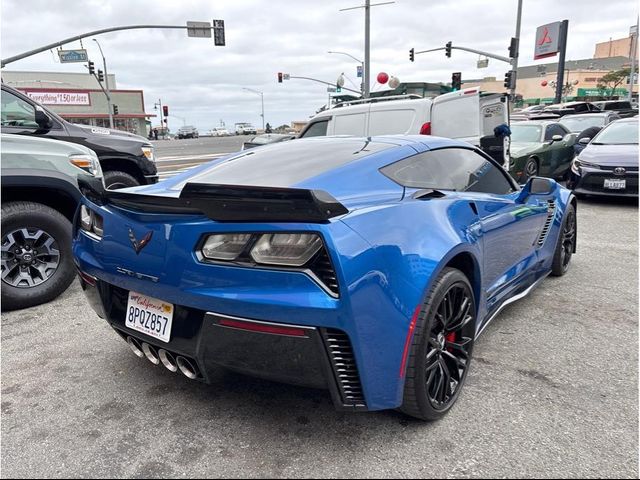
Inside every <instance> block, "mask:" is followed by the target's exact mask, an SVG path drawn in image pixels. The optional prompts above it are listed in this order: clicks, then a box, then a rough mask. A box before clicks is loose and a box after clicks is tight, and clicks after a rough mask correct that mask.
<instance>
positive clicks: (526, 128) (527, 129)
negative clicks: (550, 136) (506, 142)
mask: <svg viewBox="0 0 640 480" xmlns="http://www.w3.org/2000/svg"><path fill="white" fill-rule="evenodd" d="M541 132H542V127H541V126H540V125H511V141H512V142H514V143H525V142H539V141H540V134H541Z"/></svg>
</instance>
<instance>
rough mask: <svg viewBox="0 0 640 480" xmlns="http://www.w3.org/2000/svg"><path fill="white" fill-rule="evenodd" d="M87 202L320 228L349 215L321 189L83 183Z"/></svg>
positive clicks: (153, 211)
mask: <svg viewBox="0 0 640 480" xmlns="http://www.w3.org/2000/svg"><path fill="white" fill-rule="evenodd" d="M80 190H81V191H82V193H83V194H84V195H85V196H86V197H87V198H89V200H91V201H93V202H95V203H99V204H106V203H111V204H113V205H116V206H119V207H123V208H127V209H130V210H134V211H141V212H146V213H167V214H191V215H194V214H195V215H198V214H202V215H205V216H207V217H208V218H210V219H211V220H215V221H217V222H310V223H326V222H328V221H329V220H330V219H331V218H334V217H338V216H340V215H344V214H346V213H348V212H349V210H347V208H346V207H345V206H344V205H342V204H341V203H340V202H338V201H337V200H336V199H335V198H333V197H332V196H331V195H329V194H328V193H327V192H325V191H323V190H309V189H303V188H284V187H283V188H281V187H255V186H247V185H211V184H201V183H187V184H186V185H185V186H184V187H183V189H182V192H181V193H180V196H179V197H164V196H158V195H144V194H139V193H133V192H122V191H118V190H105V189H104V188H102V187H101V186H99V185H98V183H97V182H91V184H89V183H83V185H81V187H80Z"/></svg>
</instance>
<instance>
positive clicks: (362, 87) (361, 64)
mask: <svg viewBox="0 0 640 480" xmlns="http://www.w3.org/2000/svg"><path fill="white" fill-rule="evenodd" d="M327 53H335V54H338V55H346V56H347V57H351V58H353V59H354V60H355V61H356V62H358V63H359V64H360V66H361V67H362V78H363V80H362V81H361V82H360V91H361V92H362V96H363V97H364V62H363V61H362V60H358V59H357V58H356V57H354V56H353V55H351V54H350V53H347V52H334V51H332V50H329V51H328V52H327Z"/></svg>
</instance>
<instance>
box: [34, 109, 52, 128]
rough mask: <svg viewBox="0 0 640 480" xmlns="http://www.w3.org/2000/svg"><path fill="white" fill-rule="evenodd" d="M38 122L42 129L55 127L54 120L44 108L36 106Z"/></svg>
mask: <svg viewBox="0 0 640 480" xmlns="http://www.w3.org/2000/svg"><path fill="white" fill-rule="evenodd" d="M36 123H37V124H38V127H40V130H51V128H53V120H51V118H50V117H49V115H47V114H46V112H44V111H43V110H40V109H39V108H36Z"/></svg>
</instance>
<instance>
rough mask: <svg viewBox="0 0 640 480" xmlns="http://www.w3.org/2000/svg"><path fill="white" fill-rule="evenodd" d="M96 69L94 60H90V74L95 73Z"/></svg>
mask: <svg viewBox="0 0 640 480" xmlns="http://www.w3.org/2000/svg"><path fill="white" fill-rule="evenodd" d="M95 73H96V69H95V68H94V67H93V62H92V61H89V75H95Z"/></svg>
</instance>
